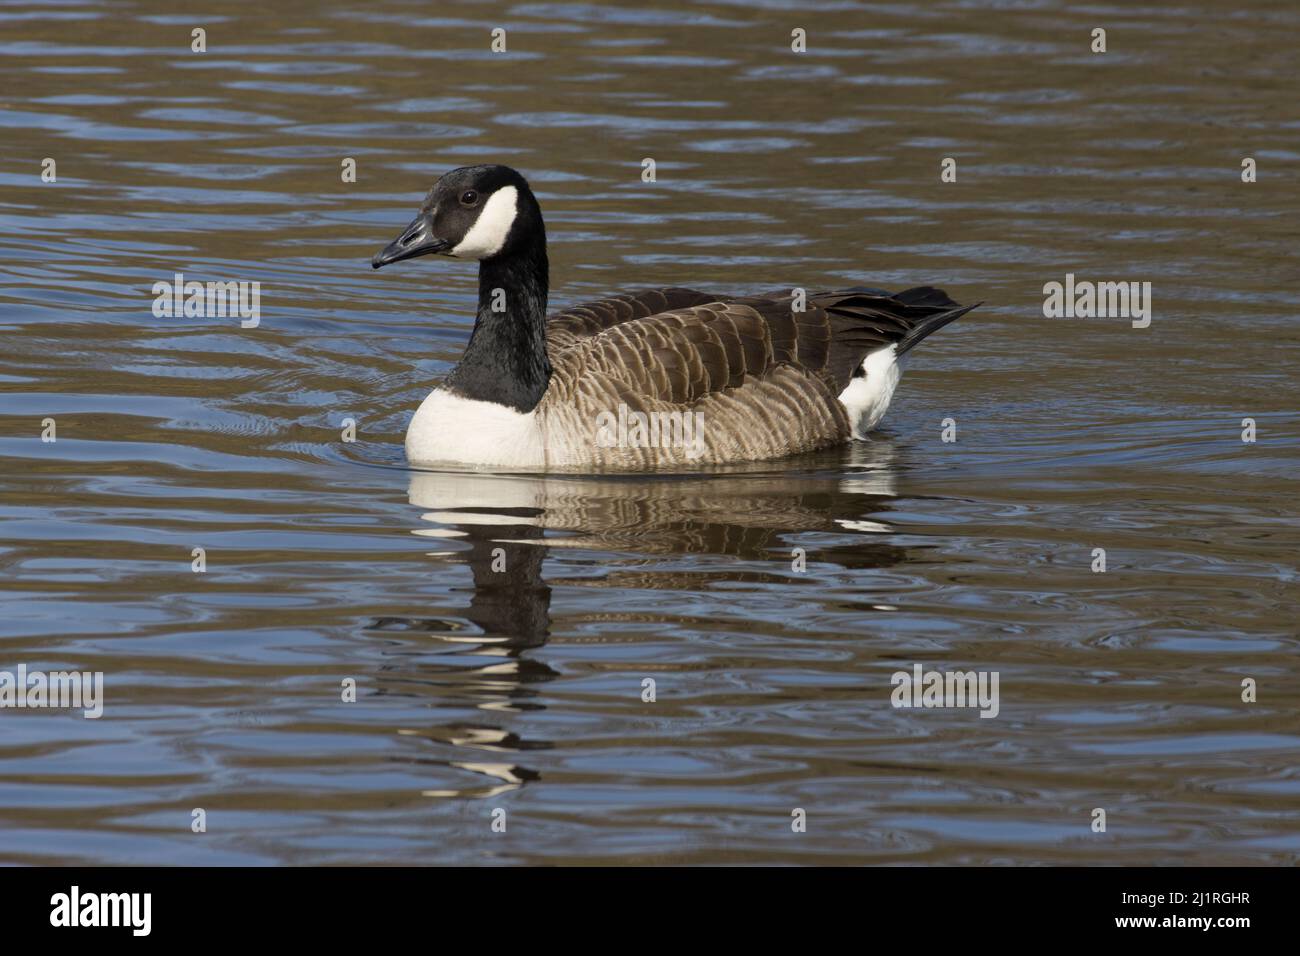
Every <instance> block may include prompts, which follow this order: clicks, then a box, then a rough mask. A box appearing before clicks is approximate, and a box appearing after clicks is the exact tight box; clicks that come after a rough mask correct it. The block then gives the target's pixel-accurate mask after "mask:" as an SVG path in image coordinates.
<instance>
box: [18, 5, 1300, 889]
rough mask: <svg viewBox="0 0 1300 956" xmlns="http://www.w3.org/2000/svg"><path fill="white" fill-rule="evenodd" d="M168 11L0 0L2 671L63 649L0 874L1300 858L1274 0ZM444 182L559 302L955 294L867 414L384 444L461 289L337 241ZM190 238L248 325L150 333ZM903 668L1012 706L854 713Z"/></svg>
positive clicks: (440, 342) (200, 266) (1288, 332)
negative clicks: (1056, 312) (500, 192)
mask: <svg viewBox="0 0 1300 956" xmlns="http://www.w3.org/2000/svg"><path fill="white" fill-rule="evenodd" d="M204 11H205V13H204V15H202V16H193V15H182V14H176V13H175V12H174V5H171V4H163V3H159V2H156V0H143V2H139V3H134V4H130V5H116V4H106V3H95V2H89V0H69V2H65V3H58V4H48V5H45V4H35V3H29V2H21V0H20V2H16V3H6V4H5V5H4V6H3V7H0V88H2V89H3V94H2V95H0V159H3V163H0V336H2V341H3V348H2V349H0V489H2V497H0V602H2V603H0V607H2V613H0V671H15V669H16V668H17V667H18V666H19V665H24V666H25V667H27V668H28V669H29V670H33V671H37V670H39V671H54V670H61V669H77V670H85V671H102V672H103V674H104V697H103V704H104V712H103V716H102V717H101V718H99V719H83V717H82V716H81V714H80V712H69V711H67V710H31V709H24V710H17V709H4V710H0V862H9V863H54V862H57V863H68V862H83V863H113V864H118V863H186V864H283V863H294V864H314V863H407V864H426V863H427V864H445V863H592V862H620V863H757V862H785V863H814V862H824V863H944V864H954V863H1069V864H1130V863H1198V864H1200V863H1246V864H1251V863H1266V862H1270V863H1278V862H1295V861H1296V860H1297V859H1298V858H1300V826H1298V825H1297V820H1298V818H1297V811H1298V810H1300V769H1298V763H1300V717H1298V713H1300V681H1298V680H1297V678H1298V677H1300V664H1298V663H1297V643H1298V642H1297V617H1298V615H1297V600H1296V598H1297V582H1296V556H1297V553H1298V552H1300V528H1298V526H1297V521H1296V508H1295V501H1296V493H1295V492H1296V485H1295V477H1296V472H1297V460H1298V459H1300V454H1298V453H1300V426H1298V425H1297V421H1296V414H1295V413H1296V394H1297V392H1296V373H1295V355H1296V346H1297V343H1298V341H1300V333H1298V332H1297V323H1296V307H1295V301H1296V292H1295V286H1296V278H1297V275H1300V270H1297V260H1296V254H1295V249H1296V246H1297V242H1298V241H1300V225H1297V223H1298V222H1300V218H1298V217H1297V214H1298V213H1300V200H1298V198H1297V197H1298V196H1300V189H1297V186H1298V184H1300V176H1298V175H1297V162H1298V161H1300V140H1298V139H1297V135H1298V134H1300V113H1298V111H1297V108H1296V97H1295V88H1294V77H1295V74H1296V68H1297V52H1296V45H1295V37H1296V35H1297V31H1298V30H1300V10H1297V8H1296V6H1295V5H1294V4H1293V3H1284V2H1277V3H1258V2H1246V3H1239V4H1234V5H1233V6H1232V8H1231V9H1225V8H1224V7H1223V6H1222V5H1221V4H1215V3H1209V2H1205V0H1201V2H1189V3H1182V4H1179V5H1177V6H1176V7H1175V6H1170V7H1168V8H1167V9H1161V8H1157V9H1150V10H1143V9H1139V8H1138V7H1134V6H1132V5H1129V4H1119V3H1102V4H1097V5H1093V6H1090V7H1087V8H1085V9H1076V10H1075V11H1073V12H1071V11H1068V10H1067V9H1066V8H1065V5H1064V4H1054V3H1047V2H1038V3H1036V2H1024V3H1000V4H998V3H994V4H980V3H940V4H916V5H912V4H898V3H858V2H852V0H839V2H833V3H822V4H819V3H801V4H799V5H798V6H797V11H796V12H791V11H789V10H783V9H782V5H780V4H776V3H769V2H763V0H758V2H755V0H745V2H743V3H741V2H735V3H722V2H715V3H706V4H700V5H688V4H686V3H682V2H674V0H669V2H659V0H655V2H653V3H651V4H648V5H647V4H637V5H630V4H629V5H626V6H623V5H620V6H617V7H609V8H603V7H600V6H597V5H594V4H584V3H520V4H503V5H499V6H494V5H492V4H483V3H468V2H466V3H451V4H438V5H437V6H436V8H435V7H434V6H432V5H427V4H416V3H400V2H394V0H383V2H377V3H367V4H364V5H361V4H358V5H355V7H354V8H353V9H351V10H349V9H348V8H347V7H346V6H345V5H328V4H326V5H316V4H300V3H285V4H262V5H248V4H238V3H233V2H229V0H215V2H213V3H210V4H206V5H204ZM196 27H201V28H203V29H204V30H205V31H206V46H207V48H206V52H203V53H196V52H192V50H191V31H192V30H193V29H194V28H196ZM1097 27H1101V28H1104V29H1106V31H1107V51H1106V52H1105V53H1093V52H1092V51H1091V49H1090V47H1091V45H1092V43H1093V40H1092V37H1091V34H1092V30H1093V29H1094V28H1097ZM496 28H503V29H505V31H506V34H505V37H506V52H505V53H494V52H493V51H492V50H491V43H492V31H493V30H494V29H496ZM796 28H802V29H804V30H806V34H807V50H806V52H803V53H796V52H793V51H792V50H791V42H792V41H791V32H792V30H795V29H796ZM46 158H50V159H54V160H55V162H56V176H57V179H56V181H55V182H43V181H42V176H41V174H42V168H43V160H44V159H46ZM345 158H351V159H353V160H355V162H356V170H357V175H356V182H355V183H349V182H344V181H343V177H342V175H341V169H342V164H343V161H344V160H345ZM646 158H652V159H654V160H655V163H656V168H657V176H656V181H655V182H644V181H643V180H642V175H641V173H642V168H643V167H642V161H643V160H644V159H646ZM945 158H951V159H953V160H955V163H956V166H955V169H956V181H955V182H943V181H942V180H941V167H942V162H943V160H944V159H945ZM1245 158H1251V159H1253V160H1254V161H1255V164H1256V168H1257V181H1256V182H1253V183H1245V182H1243V181H1242V161H1243V159H1245ZM478 162H503V163H508V164H510V165H513V166H516V167H518V168H519V169H520V170H521V171H523V172H524V173H525V175H526V176H528V177H529V178H530V180H531V182H532V183H533V185H534V187H535V189H536V190H537V192H538V195H539V197H540V199H541V202H542V207H543V210H544V212H545V214H546V218H547V226H548V232H549V235H550V239H551V264H552V282H551V288H552V293H551V302H552V305H553V306H556V307H558V306H562V305H565V304H567V303H571V302H576V301H580V300H583V299H588V298H593V297H598V296H601V295H604V294H607V293H610V292H616V291H623V290H631V289H638V288H644V287H649V286H656V285H685V286H691V287H695V288H702V289H706V290H710V291H715V290H716V291H722V292H740V293H752V292H757V291H760V290H765V289H771V288H774V287H778V286H781V285H786V286H802V287H807V288H836V287H842V286H847V285H856V284H864V283H866V284H872V285H881V286H885V287H891V288H892V287H898V288H901V287H905V286H909V285H920V284H935V285H940V286H942V287H944V288H945V289H946V290H947V291H948V292H949V293H950V294H951V295H952V296H953V297H954V298H956V299H958V300H959V301H962V302H975V301H981V300H982V301H983V302H984V303H985V304H984V305H983V306H982V307H981V308H979V309H978V310H976V311H975V312H973V313H971V314H970V315H969V316H967V317H966V318H964V319H963V320H961V321H960V322H958V323H956V324H955V325H952V326H950V327H948V328H946V329H944V330H943V331H942V332H940V333H939V334H937V335H936V336H934V337H933V338H931V339H929V340H928V341H926V342H925V343H924V344H923V345H922V346H921V347H920V348H918V349H917V350H916V352H915V353H914V359H913V362H912V364H911V366H910V367H909V369H908V372H907V374H906V375H905V376H904V378H903V382H902V385H901V387H900V389H899V392H898V394H897V397H896V400H895V404H894V406H893V408H892V410H891V411H890V414H889V416H888V417H887V419H886V421H885V426H884V428H883V429H882V430H881V431H880V432H879V433H878V434H877V435H876V436H875V440H873V441H871V442H869V443H862V444H857V445H852V446H846V447H844V448H841V449H835V450H832V451H828V452H824V453H820V454H817V455H813V456H807V457H801V458H796V459H791V460H784V461H779V462H768V463H764V464H761V465H757V466H750V467H738V468H733V469H725V470H714V471H711V472H704V471H701V472H698V473H690V474H683V473H677V474H665V475H641V476H605V477H596V478H584V477H580V476H552V477H550V478H547V477H543V476H519V475H515V476H493V475H456V474H449V473H442V474H439V473H419V472H413V471H411V470H409V469H408V468H407V467H406V464H405V461H404V456H403V453H402V447H401V441H402V435H403V432H404V430H405V426H406V422H407V420H408V418H409V417H410V415H411V413H412V412H413V410H414V408H415V407H416V405H417V404H418V403H419V401H420V399H421V398H422V397H423V396H424V394H425V393H426V392H427V391H428V389H429V388H430V386H431V384H432V383H433V382H434V381H436V380H437V379H438V378H439V377H441V376H442V375H443V374H444V373H445V372H446V371H447V370H448V369H449V368H450V366H451V364H452V363H454V362H455V360H456V358H457V357H458V355H459V353H460V350H461V349H462V348H463V346H464V343H465V341H466V338H467V335H468V332H469V329H470V326H471V323H472V318H473V311H474V302H475V297H476V278H475V272H474V268H473V266H472V265H471V264H457V263H454V262H448V261H441V260H439V261H434V260H432V259H425V260H420V261H417V262H414V263H409V264H405V265H404V266H402V267H398V268H393V269H386V270H384V271H383V272H373V271H372V270H371V268H370V264H369V259H370V256H371V254H372V253H373V252H375V251H376V250H377V249H378V248H380V247H381V246H382V245H384V244H385V243H387V242H388V241H389V240H391V239H392V238H393V237H394V236H395V235H396V234H397V232H398V231H399V230H400V229H401V228H402V227H403V226H404V225H405V223H406V222H407V221H409V219H410V217H411V215H412V214H413V213H414V210H415V208H416V206H417V205H418V203H419V201H420V199H421V198H422V196H423V194H424V192H425V191H426V190H427V189H428V188H429V186H430V185H431V184H432V183H433V181H434V180H435V179H436V178H437V176H438V175H439V174H440V173H442V172H444V171H446V170H447V169H449V168H452V167H455V166H460V165H467V164H473V163H478ZM178 272H179V273H183V274H184V276H185V277H186V279H197V280H200V281H218V280H221V281H225V280H236V281H241V280H242V281H258V282H260V283H261V315H260V324H259V325H258V326H257V327H255V328H242V327H241V325H240V322H239V320H238V318H229V317H227V318H201V317H184V316H181V317H174V318H165V317H164V318H157V317H155V316H154V314H153V312H152V306H153V294H152V292H151V288H152V286H153V284H154V283H156V282H159V281H169V280H171V279H172V277H173V275H174V274H175V273H178ZM1067 274H1071V275H1074V276H1075V277H1076V279H1078V280H1080V281H1082V280H1089V281H1123V282H1129V281H1134V282H1150V283H1151V298H1150V302H1151V306H1152V312H1151V322H1150V324H1149V326H1147V327H1145V328H1135V327H1134V325H1133V323H1132V322H1131V321H1129V320H1128V319H1126V318H1104V319H1103V318H1047V317H1045V316H1044V311H1043V303H1044V294H1043V286H1044V284H1045V283H1048V282H1053V281H1058V282H1064V281H1065V277H1066V275H1067ZM1247 418H1249V419H1251V420H1252V421H1253V422H1254V428H1255V432H1256V434H1255V439H1256V440H1254V441H1243V429H1244V428H1247V427H1249V426H1247V425H1243V419H1247ZM47 419H52V420H53V426H52V427H53V429H54V431H53V434H52V437H55V438H56V439H57V440H55V441H53V442H51V441H43V440H42V435H43V434H46V433H49V431H50V427H51V426H49V425H46V424H43V423H44V422H45V421H46V420H47ZM347 419H351V420H352V422H353V423H355V424H354V427H355V432H356V439H357V440H356V441H355V442H345V441H343V431H344V429H345V427H346V420H347ZM945 419H950V420H951V421H950V423H949V426H948V427H949V431H948V434H947V435H946V436H945V431H944V429H945V425H944V421H945ZM47 437H49V436H47ZM945 437H947V438H953V437H955V439H956V440H955V441H952V440H949V441H945ZM197 548H202V549H203V552H202V555H203V560H204V561H205V567H206V570H205V571H203V572H202V573H198V572H196V571H194V570H193V566H194V562H195V561H196V558H195V557H194V555H195V549H197ZM1096 549H1104V553H1105V554H1104V557H1105V562H1106V569H1105V571H1104V572H1100V571H1095V570H1094V567H1096V566H1097V562H1098V557H1097V552H1096ZM801 555H802V556H803V562H804V566H803V567H802V569H801V568H800V566H799V565H800V556H801ZM918 664H919V665H921V666H922V668H923V669H924V670H939V671H951V670H962V671H967V670H975V671H980V672H985V673H988V674H992V673H996V674H997V675H998V677H999V688H1000V690H999V693H1000V704H999V709H998V713H997V716H996V717H994V718H992V719H985V718H982V717H980V715H979V712H978V711H977V710H974V709H970V708H964V709H963V708H949V709H904V708H896V707H894V706H892V703H891V693H892V691H893V689H894V688H893V684H892V682H891V675H893V674H894V673H895V672H897V671H906V672H909V673H910V672H911V671H912V669H913V668H914V666H915V665H918ZM349 679H351V680H352V681H355V685H356V700H355V702H344V701H343V699H342V697H343V693H344V692H343V687H344V684H345V682H347V681H348V680H349ZM647 679H652V680H653V681H654V692H655V693H654V696H655V700H654V701H653V702H647V701H645V700H643V693H646V692H645V691H643V688H644V687H646V686H647V685H646V684H645V681H646V680H647ZM1247 680H1249V681H1250V682H1253V686H1254V688H1255V691H1254V698H1255V699H1254V700H1253V702H1252V701H1248V700H1243V696H1246V697H1250V696H1251V694H1250V693H1249V691H1248V690H1244V689H1243V681H1247ZM196 808H201V809H202V810H204V811H205V820H206V832H204V833H195V832H193V828H192V821H193V819H194V815H193V811H194V810H195V809H196ZM1097 809H1102V810H1104V811H1105V813H1106V830H1105V832H1096V831H1095V830H1094V820H1095V819H1097V815H1096V813H1095V811H1096V810H1097ZM798 810H802V811H803V812H804V815H805V817H806V829H805V830H804V831H803V832H797V830H798V828H797V827H796V826H795V825H794V824H795V823H796V822H797V821H798V819H799V814H798V813H797V811H798ZM502 811H503V812H502ZM494 821H504V822H505V824H506V825H505V832H496V831H494V829H493V822H494ZM497 829H498V830H499V829H500V826H499V825H498V828H497Z"/></svg>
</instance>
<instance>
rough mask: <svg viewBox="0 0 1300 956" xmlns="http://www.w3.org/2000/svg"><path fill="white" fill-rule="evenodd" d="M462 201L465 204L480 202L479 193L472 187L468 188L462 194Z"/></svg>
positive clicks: (470, 204)
mask: <svg viewBox="0 0 1300 956" xmlns="http://www.w3.org/2000/svg"><path fill="white" fill-rule="evenodd" d="M460 202H461V205H463V206H472V205H474V204H475V203H476V202H478V193H476V192H474V190H472V189H467V190H465V191H464V192H463V193H461V194H460Z"/></svg>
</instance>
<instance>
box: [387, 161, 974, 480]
mask: <svg viewBox="0 0 1300 956" xmlns="http://www.w3.org/2000/svg"><path fill="white" fill-rule="evenodd" d="M434 254H438V255H444V256H449V257H452V258H456V259H476V260H478V264H479V265H478V314H477V317H476V318H475V321H474V328H473V331H472V332H471V333H470V337H469V343H468V344H467V345H466V347H465V352H464V354H463V355H462V356H461V359H460V361H459V362H458V363H457V364H456V366H455V367H454V368H453V369H452V370H451V372H450V374H449V375H448V376H447V378H446V380H445V381H443V383H442V384H441V385H440V386H439V387H437V388H435V389H434V390H433V391H432V392H431V393H430V394H429V395H428V397H427V398H425V399H424V401H423V402H422V403H421V404H420V406H419V408H418V409H417V410H416V412H415V415H414V417H413V418H412V419H411V422H410V425H409V426H408V428H407V433H406V456H407V459H408V460H409V462H410V463H411V464H412V465H414V466H442V465H450V466H453V467H468V468H470V469H479V470H481V469H485V468H486V469H507V470H513V469H520V470H527V471H551V470H574V469H595V470H605V469H612V470H646V469H655V468H659V467H662V466H680V465H706V464H728V463H732V462H748V461H762V460H767V459H775V458H780V457H783V456H786V455H792V454H796V453H800V452H808V451H814V450H817V449H820V448H824V447H828V446H830V445H833V444H837V443H840V442H845V441H848V440H864V439H866V437H867V433H868V432H870V431H871V430H872V429H874V428H875V427H876V426H877V424H879V422H880V420H881V419H882V418H883V417H884V415H885V412H886V411H887V410H888V408H889V404H890V401H891V400H892V398H893V394H894V389H895V388H896V387H897V385H898V381H899V376H900V375H901V374H902V360H903V359H904V358H905V357H906V356H907V355H908V353H909V352H910V351H911V350H912V348H914V347H915V346H916V345H917V343H919V342H920V341H921V340H922V339H924V338H926V337H927V336H928V335H930V334H932V333H933V332H935V331H937V330H938V329H940V328H942V327H943V326H945V325H947V324H948V323H950V322H952V321H954V320H955V319H958V318H960V317H961V316H962V315H964V314H966V312H968V311H970V309H972V308H975V306H965V307H963V306H960V305H958V304H957V303H956V302H954V301H953V300H951V299H950V298H948V296H947V295H946V294H945V293H944V292H943V291H941V290H940V289H936V288H931V287H928V286H926V287H920V288H914V289H908V290H906V291H904V292H899V293H896V294H890V293H888V292H885V291H882V290H880V289H872V288H868V287H854V288H849V289H842V290H840V291H837V292H817V293H803V292H802V290H797V289H785V290H780V291H777V292H773V293H770V294H767V295H757V296H720V295H712V294H709V293H706V292H698V291H696V290H694V289H684V288H663V289H647V290H644V291H640V292H633V293H628V294H624V295H616V296H613V297H611V298H607V299H601V300H599V301H594V302H585V303H582V304H580V305H575V306H571V307H570V308H568V309H565V310H563V311H561V312H556V313H554V314H552V315H550V316H547V314H546V305H547V292H548V288H549V281H550V277H549V265H548V261H547V257H546V228H545V226H544V224H543V222H542V211H541V207H540V206H539V205H538V202H537V198H536V197H535V196H534V195H533V192H532V190H531V189H530V188H529V186H528V183H527V181H526V180H525V179H524V177H523V176H522V175H521V174H520V173H519V172H517V171H516V170H514V169H511V168H510V167H508V166H500V165H481V166H465V167H462V168H460V169H454V170H452V171H450V172H448V173H446V174H444V175H443V176H442V177H441V178H439V179H438V181H437V182H436V183H435V184H434V186H433V188H432V189H431V190H430V191H429V194H428V195H427V196H426V197H425V200H424V202H423V203H422V204H421V206H420V209H419V212H418V214H417V215H416V217H415V219H414V220H412V221H411V223H410V224H409V225H408V226H407V227H406V228H405V229H404V230H402V232H401V234H400V235H399V236H398V237H397V238H396V239H395V240H393V242H391V243H389V244H388V245H387V246H385V247H384V248H383V249H382V250H381V251H379V252H378V253H376V254H375V256H374V257H373V258H372V260H371V265H372V266H373V267H374V268H376V269H378V268H380V267H382V266H385V265H389V264H391V263H394V262H400V261H402V260H405V259H414V258H416V257H417V256H426V255H434Z"/></svg>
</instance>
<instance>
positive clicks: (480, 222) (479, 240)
mask: <svg viewBox="0 0 1300 956" xmlns="http://www.w3.org/2000/svg"><path fill="white" fill-rule="evenodd" d="M518 202H519V191H518V190H517V189H515V187H514V186H502V187H501V188H500V189H498V190H497V191H496V192H494V193H493V194H492V195H491V196H489V197H488V201H487V202H486V203H485V204H484V205H483V211H482V212H480V213H479V214H478V219H477V220H475V222H474V226H473V228H471V229H470V231H469V232H467V233H465V238H464V239H462V240H461V241H460V242H459V243H458V244H457V245H456V248H454V249H452V250H451V252H450V253H449V254H450V255H453V256H456V257H457V258H459V259H486V258H488V257H489V256H495V255H496V254H497V253H498V252H500V251H501V247H502V246H504V245H505V244H506V236H508V235H510V227H511V226H512V225H514V221H515V212H516V211H517V210H518Z"/></svg>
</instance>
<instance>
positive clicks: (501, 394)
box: [445, 239, 551, 412]
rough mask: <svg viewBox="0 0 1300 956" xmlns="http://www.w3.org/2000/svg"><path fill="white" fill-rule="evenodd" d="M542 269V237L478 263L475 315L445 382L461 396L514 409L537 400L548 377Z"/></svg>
mask: <svg viewBox="0 0 1300 956" xmlns="http://www.w3.org/2000/svg"><path fill="white" fill-rule="evenodd" d="M547 269H548V265H547V260H546V240H545V239H542V240H540V241H538V242H535V243H533V244H531V245H529V246H528V247H526V248H524V249H521V250H518V251H513V252H512V253H511V254H510V255H509V256H504V255H503V256H495V257H493V258H491V259H484V260H483V261H482V262H480V263H479V267H478V318H476V319H475V320H474V331H473V332H472V333H470V337H469V345H467V346H465V354H464V355H463V356H461V360H460V362H459V363H458V364H457V365H456V367H455V368H454V369H452V370H451V375H449V376H448V377H447V381H446V383H445V387H447V388H448V389H450V390H451V391H453V392H455V393H456V394H457V395H460V396H462V397H464V398H472V399H477V400H478V401H481V402H496V403H497V404H498V405H506V406H508V407H510V408H513V409H515V410H516V411H520V412H527V411H531V410H532V409H533V407H534V406H535V405H536V404H537V403H538V402H540V401H541V400H542V396H543V395H544V394H546V386H547V383H549V382H550V380H551V363H550V361H548V360H547V358H546V293H547V281H548V277H547ZM498 290H500V291H498ZM493 306H496V307H497V308H499V309H500V310H501V311H494V310H493Z"/></svg>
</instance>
